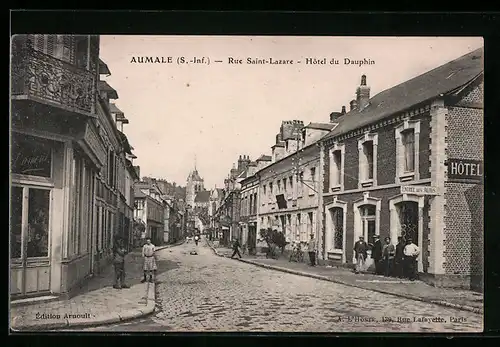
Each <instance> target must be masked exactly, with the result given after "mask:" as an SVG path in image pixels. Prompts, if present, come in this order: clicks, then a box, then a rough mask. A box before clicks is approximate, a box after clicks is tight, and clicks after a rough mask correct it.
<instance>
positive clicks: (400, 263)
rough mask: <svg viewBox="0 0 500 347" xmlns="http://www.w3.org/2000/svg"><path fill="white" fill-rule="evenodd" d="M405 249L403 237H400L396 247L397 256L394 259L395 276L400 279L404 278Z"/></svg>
mask: <svg viewBox="0 0 500 347" xmlns="http://www.w3.org/2000/svg"><path fill="white" fill-rule="evenodd" d="M404 248H405V242H404V241H403V237H402V236H398V244H397V245H396V255H395V257H394V275H395V276H396V277H399V278H403V277H404V271H403V270H404V258H405V256H404V253H403V251H404Z"/></svg>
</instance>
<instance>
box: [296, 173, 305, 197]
mask: <svg viewBox="0 0 500 347" xmlns="http://www.w3.org/2000/svg"><path fill="white" fill-rule="evenodd" d="M303 179H304V172H299V174H298V175H297V197H298V198H300V197H302V195H303V193H304V183H303V182H302V181H303Z"/></svg>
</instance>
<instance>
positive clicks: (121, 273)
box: [113, 239, 130, 289]
mask: <svg viewBox="0 0 500 347" xmlns="http://www.w3.org/2000/svg"><path fill="white" fill-rule="evenodd" d="M125 254H127V250H126V249H125V247H124V246H123V240H122V239H117V240H116V243H115V246H114V248H113V265H114V268H115V284H114V285H113V288H115V289H122V288H130V287H129V286H128V285H126V284H125Z"/></svg>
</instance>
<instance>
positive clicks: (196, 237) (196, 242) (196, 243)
mask: <svg viewBox="0 0 500 347" xmlns="http://www.w3.org/2000/svg"><path fill="white" fill-rule="evenodd" d="M199 240H200V238H199V237H198V235H195V237H194V243H195V245H196V246H198V241H199Z"/></svg>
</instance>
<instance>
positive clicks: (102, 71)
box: [99, 58, 111, 76]
mask: <svg viewBox="0 0 500 347" xmlns="http://www.w3.org/2000/svg"><path fill="white" fill-rule="evenodd" d="M99 74H101V75H108V76H109V75H111V71H110V70H109V67H108V65H107V64H106V63H105V62H103V61H102V59H100V58H99Z"/></svg>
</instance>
